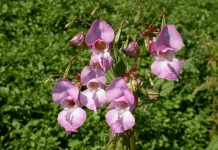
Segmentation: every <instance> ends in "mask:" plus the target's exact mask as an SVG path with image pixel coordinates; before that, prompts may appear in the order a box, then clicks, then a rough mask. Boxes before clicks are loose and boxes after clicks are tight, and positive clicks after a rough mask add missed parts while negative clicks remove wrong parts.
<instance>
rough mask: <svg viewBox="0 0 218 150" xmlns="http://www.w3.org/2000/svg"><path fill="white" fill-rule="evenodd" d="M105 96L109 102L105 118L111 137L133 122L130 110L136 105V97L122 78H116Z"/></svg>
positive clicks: (131, 125) (127, 127)
mask: <svg viewBox="0 0 218 150" xmlns="http://www.w3.org/2000/svg"><path fill="white" fill-rule="evenodd" d="M106 96H107V98H108V100H109V101H110V102H111V104H110V105H109V107H108V109H109V111H108V112H107V114H106V116H105V118H106V121H107V123H108V125H109V126H110V127H111V128H112V137H113V136H114V134H115V133H122V132H124V131H126V130H128V129H131V128H132V127H133V126H134V124H135V118H134V116H133V115H132V111H133V110H134V108H135V106H136V105H137V100H136V97H135V96H134V95H133V93H132V92H131V91H130V89H129V88H128V86H127V83H126V81H125V80H124V79H122V78H120V77H119V78H116V79H115V80H114V81H112V83H111V84H110V85H109V87H108V88H107V90H106Z"/></svg>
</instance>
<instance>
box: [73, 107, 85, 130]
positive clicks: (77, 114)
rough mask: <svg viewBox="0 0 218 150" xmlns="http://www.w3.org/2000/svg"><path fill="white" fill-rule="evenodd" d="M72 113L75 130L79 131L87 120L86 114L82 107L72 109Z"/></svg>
mask: <svg viewBox="0 0 218 150" xmlns="http://www.w3.org/2000/svg"><path fill="white" fill-rule="evenodd" d="M71 111H72V114H71V115H72V118H71V121H72V126H73V128H74V129H78V128H79V127H80V126H82V125H83V123H84V122H85V120H86V112H85V111H84V110H83V109H82V108H80V107H75V108H74V109H71Z"/></svg>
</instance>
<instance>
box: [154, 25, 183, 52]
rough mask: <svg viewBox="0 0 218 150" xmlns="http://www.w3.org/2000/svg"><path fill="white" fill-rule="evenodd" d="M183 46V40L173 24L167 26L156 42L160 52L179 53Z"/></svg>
mask: <svg viewBox="0 0 218 150" xmlns="http://www.w3.org/2000/svg"><path fill="white" fill-rule="evenodd" d="M182 46H183V40H182V37H181V35H180V33H179V32H178V31H177V29H176V27H175V26H174V25H172V24H167V25H165V26H164V27H163V28H162V30H161V32H160V34H159V36H158V38H157V41H156V50H157V51H159V52H167V51H169V50H170V51H175V52H177V51H179V50H180V49H181V48H182Z"/></svg>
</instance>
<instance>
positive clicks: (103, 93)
mask: <svg viewBox="0 0 218 150" xmlns="http://www.w3.org/2000/svg"><path fill="white" fill-rule="evenodd" d="M158 31H159V30H158V29H156V28H153V27H150V28H149V29H146V30H145V31H143V32H142V35H143V36H144V37H147V39H148V41H149V42H150V44H149V51H150V53H151V55H152V56H153V58H154V59H155V61H154V63H153V64H152V65H151V71H152V72H153V73H154V74H155V75H156V76H158V77H160V78H164V79H167V80H176V81H178V74H179V73H180V72H181V66H182V61H181V60H178V59H176V58H175V57H174V55H175V53H176V52H178V51H179V50H180V49H181V48H182V46H183V41H182V38H181V36H180V34H179V32H178V31H177V29H176V27H175V26H174V25H171V24H166V25H165V26H163V28H162V30H161V31H160V32H159V34H158V36H157V38H154V35H156V34H157V33H158ZM113 40H114V30H113V28H112V27H111V26H110V25H109V24H108V23H107V22H106V21H104V20H95V21H94V22H93V23H92V25H91V27H90V29H89V30H88V32H87V34H86V35H84V34H83V33H82V32H80V33H78V34H77V35H76V36H75V37H74V38H72V39H71V40H70V44H72V45H74V46H77V47H79V48H85V47H86V48H89V49H90V50H91V51H92V55H91V58H90V64H89V65H88V66H85V67H84V68H83V70H82V71H81V74H80V76H79V78H80V79H79V82H80V83H79V84H77V85H82V86H83V89H85V90H83V91H80V88H79V87H77V85H76V84H74V83H72V82H71V81H69V80H68V79H66V78H61V79H59V80H58V81H57V83H56V85H55V87H54V89H53V91H52V97H53V100H54V101H55V102H56V103H58V104H60V105H61V106H62V108H63V110H62V111H61V112H60V113H59V115H58V122H59V124H60V125H61V126H62V127H63V128H65V130H66V132H67V135H68V134H70V133H71V132H77V129H78V128H79V127H80V126H81V125H82V124H83V123H84V122H85V120H86V112H85V111H84V109H83V108H82V107H83V106H85V107H87V108H88V109H90V110H92V111H94V112H95V113H97V109H98V108H99V107H101V106H103V105H108V112H107V113H106V115H105V119H106V122H107V124H108V125H109V127H110V128H111V129H112V137H114V136H115V134H117V133H118V134H119V133H123V132H125V131H127V130H128V129H131V128H132V127H133V126H134V124H135V118H134V115H133V113H134V109H135V108H136V106H137V104H138V98H137V96H136V93H134V92H135V91H137V89H138V87H139V86H141V85H142V82H141V80H140V79H139V75H140V74H139V72H138V70H140V68H137V66H136V65H135V66H133V67H132V68H131V69H130V70H129V71H128V72H125V73H124V74H123V75H122V77H117V78H115V79H114V80H113V81H112V82H111V83H110V84H109V85H107V84H106V83H107V79H106V74H107V72H108V71H109V70H110V69H111V66H112V65H113V56H112V55H111V54H110V49H111V47H112V42H113ZM123 51H124V52H125V53H126V54H127V55H129V56H130V57H132V58H135V59H136V60H137V58H138V57H140V51H139V46H138V43H137V41H136V40H133V41H131V42H130V43H129V44H128V45H127V46H126V47H125V48H124V49H123ZM128 81H129V82H128Z"/></svg>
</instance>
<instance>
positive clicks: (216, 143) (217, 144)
mask: <svg viewBox="0 0 218 150" xmlns="http://www.w3.org/2000/svg"><path fill="white" fill-rule="evenodd" d="M217 149H218V136H216V137H214V139H213V140H212V141H211V142H210V143H209V145H208V147H207V148H206V150H217Z"/></svg>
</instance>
